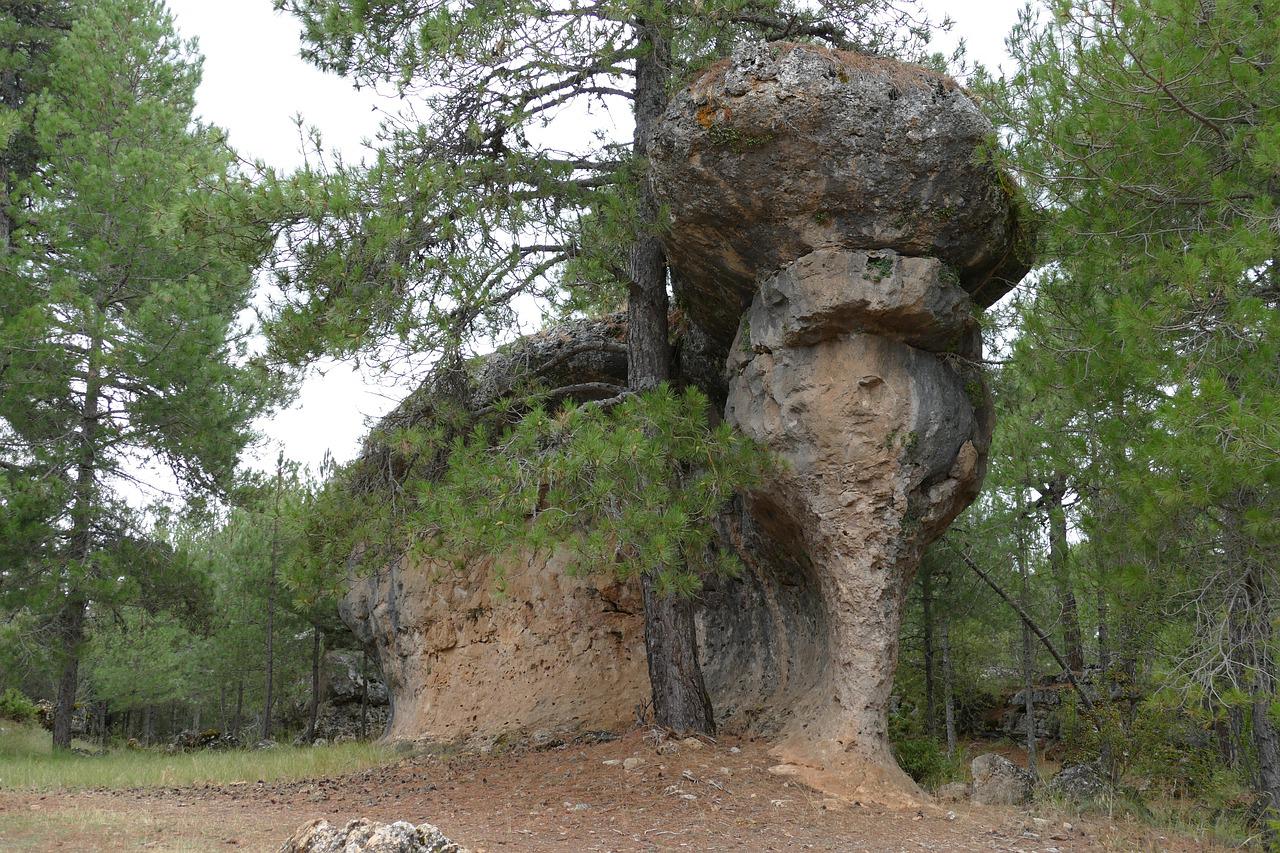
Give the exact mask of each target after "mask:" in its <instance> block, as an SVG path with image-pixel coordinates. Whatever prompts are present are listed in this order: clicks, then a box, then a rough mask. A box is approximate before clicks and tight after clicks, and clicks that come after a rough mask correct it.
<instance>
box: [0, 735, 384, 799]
mask: <svg viewBox="0 0 1280 853" xmlns="http://www.w3.org/2000/svg"><path fill="white" fill-rule="evenodd" d="M391 758H392V754H391V752H390V751H389V750H387V749H386V748H384V747H381V746H377V745H374V744H369V743H345V744H334V745H330V746H319V747H311V746H305V747H294V746H278V747H276V748H275V749H268V750H227V751H224V752H210V751H206V752H189V753H177V754H173V755H169V754H166V753H164V752H160V751H157V750H133V749H113V750H110V751H108V752H106V753H104V754H101V755H81V754H77V753H54V752H53V751H52V749H51V748H50V744H49V735H48V734H47V733H46V732H44V731H41V730H40V729H38V728H34V727H31V726H18V725H12V724H6V725H4V726H3V727H0V790H7V791H74V790H83V789H92V788H105V789H112V790H120V789H131V788H171V787H184V786H191V785H225V784H232V783H236V782H258V781H262V782H283V781H291V780H297V779H313V778H319V777H325V776H340V775H342V774H345V773H351V772H354V771H357V770H363V769H365V768H368V767H375V766H377V765H379V764H384V763H386V762H387V761H389V760H390V759H391Z"/></svg>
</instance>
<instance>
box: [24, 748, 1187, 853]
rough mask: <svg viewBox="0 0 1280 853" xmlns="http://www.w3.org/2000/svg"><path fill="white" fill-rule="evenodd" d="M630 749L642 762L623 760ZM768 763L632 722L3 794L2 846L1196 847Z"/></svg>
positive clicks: (1145, 832)
mask: <svg viewBox="0 0 1280 853" xmlns="http://www.w3.org/2000/svg"><path fill="white" fill-rule="evenodd" d="M630 757H637V758H641V759H643V761H644V764H643V766H641V767H639V768H636V769H632V770H626V769H624V768H623V767H622V766H621V764H620V762H621V761H622V760H624V759H626V758H630ZM606 762H612V763H606ZM771 763H772V762H771V761H770V759H769V756H768V753H767V749H766V747H765V745H764V744H760V743H751V742H740V741H730V742H722V743H719V744H715V745H706V746H703V747H702V748H700V749H691V748H689V747H687V746H686V747H682V748H681V749H680V751H679V752H678V753H674V754H665V755H662V754H659V753H658V752H657V751H656V750H655V747H654V744H653V743H652V742H651V741H649V740H647V739H646V738H645V737H644V735H643V734H642V733H639V732H636V733H633V734H631V735H628V736H626V737H624V738H622V739H620V740H615V741H611V742H606V743H591V744H568V745H562V746H556V747H552V748H549V749H544V750H537V751H525V752H518V753H507V754H505V755H499V756H489V757H478V756H471V757H468V756H453V757H449V758H447V759H442V758H439V757H430V756H415V757H408V758H405V759H402V760H400V761H399V762H397V763H395V764H392V765H388V766H385V767H380V768H377V769H374V770H367V771H363V772H360V773H357V774H353V775H350V776H346V777H341V778H333V779H323V780H318V781H310V782H292V783H285V784H270V785H268V784H264V783H262V782H257V781H255V780H245V781H244V782H241V783H237V784H233V785H225V786H220V787H206V788H185V789H168V790H158V791H125V792H119V791H116V792H110V791H91V792H83V793H68V794H47V795H40V794H11V793H0V849H3V850H5V851H8V850H75V851H97V850H138V849H149V850H223V851H225V850H252V851H271V850H274V849H275V848H276V847H277V846H278V845H279V844H280V842H281V841H283V840H284V839H285V838H287V837H288V836H289V834H290V833H291V832H292V831H293V829H294V828H296V827H297V826H299V825H301V824H303V823H306V822H307V821H310V820H312V819H313V818H317V817H323V818H327V819H328V820H330V821H332V822H335V823H338V822H343V821H346V820H349V819H351V818H353V817H369V818H373V819H377V820H384V821H390V820H400V819H404V820H410V821H413V822H414V823H422V822H428V823H434V824H436V825H437V826H439V827H440V828H441V830H443V831H444V832H445V833H446V834H447V835H449V836H450V837H452V838H454V839H455V840H456V841H458V842H460V843H462V844H465V845H467V846H469V847H470V848H471V849H472V850H473V851H475V853H481V852H482V851H484V853H494V851H507V850H509V851H525V850H528V851H566V853H586V851H659V850H698V851H702V850H706V851H713V850H751V851H791V850H841V851H846V850H847V851H852V850H882V851H891V850H913V851H914V850H1018V851H1053V850H1117V851H1118V850H1124V851H1129V850H1152V851H1156V850H1159V851H1164V850H1171V851H1177V850H1201V849H1206V848H1205V847H1204V846H1203V845H1202V844H1198V843H1196V842H1195V841H1193V840H1190V839H1186V838H1179V837H1176V836H1172V835H1169V834H1167V833H1164V832H1161V831H1159V830H1155V829H1152V828H1150V827H1146V826H1142V825H1139V824H1136V823H1133V822H1125V821H1109V820H1107V819H1106V818H1105V817H1102V818H1099V817H1088V818H1077V817H1071V816H1063V815H1061V814H1056V815H1055V814H1054V813H1052V812H1050V811H1048V810H1046V809H1043V808H1042V809H1037V808H1036V807H1031V808H1030V809H1029V810H1025V811H1019V810H1015V809H999V808H989V807H980V806H973V805H969V804H967V803H966V804H954V805H929V806H925V807H923V808H921V809H920V810H918V811H916V810H910V811H885V810H883V809H879V808H876V807H873V806H863V805H858V804H853V805H847V804H842V803H837V802H835V801H831V800H826V799H824V798H823V797H822V795H821V794H818V793H816V792H814V791H812V790H809V789H807V788H803V787H799V786H797V785H796V784H795V783H793V782H789V781H788V780H786V779H784V778H782V777H779V776H776V775H773V774H771V773H769V771H768V768H769V766H770V765H771Z"/></svg>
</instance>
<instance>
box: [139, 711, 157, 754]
mask: <svg viewBox="0 0 1280 853" xmlns="http://www.w3.org/2000/svg"><path fill="white" fill-rule="evenodd" d="M155 740H156V707H155V705H148V706H147V708H146V710H145V711H143V712H142V742H143V743H144V744H146V745H147V746H151V744H153V743H155Z"/></svg>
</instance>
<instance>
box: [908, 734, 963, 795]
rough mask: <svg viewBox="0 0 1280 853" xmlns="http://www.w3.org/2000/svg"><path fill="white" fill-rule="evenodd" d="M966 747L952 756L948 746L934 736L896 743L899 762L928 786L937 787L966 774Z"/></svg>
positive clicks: (921, 783)
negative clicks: (942, 744) (947, 749)
mask: <svg viewBox="0 0 1280 853" xmlns="http://www.w3.org/2000/svg"><path fill="white" fill-rule="evenodd" d="M962 753H963V750H957V751H956V753H955V754H954V755H951V756H948V755H947V752H946V750H945V749H944V748H943V747H942V746H941V745H940V744H939V743H938V742H937V741H936V740H934V739H932V738H910V739H907V740H901V741H898V742H897V743H895V744H894V745H893V756H894V758H896V759H897V760H898V766H899V767H901V768H902V769H903V771H904V772H906V774H907V775H908V776H910V777H911V778H912V779H914V780H916V782H917V783H918V784H920V785H922V786H924V787H925V788H930V789H932V788H937V787H938V786H939V785H945V784H946V783H948V782H955V781H958V780H961V779H963V778H964V766H965V761H964V756H963V754H962Z"/></svg>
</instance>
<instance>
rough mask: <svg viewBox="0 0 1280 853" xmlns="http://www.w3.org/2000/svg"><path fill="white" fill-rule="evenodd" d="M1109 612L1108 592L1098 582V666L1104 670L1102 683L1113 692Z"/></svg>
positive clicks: (1108, 690)
mask: <svg viewBox="0 0 1280 853" xmlns="http://www.w3.org/2000/svg"><path fill="white" fill-rule="evenodd" d="M1110 621H1111V620H1110V616H1109V614H1108V613H1107V592H1106V590H1104V589H1103V588H1102V584H1098V668H1099V669H1101V670H1102V683H1103V685H1104V686H1105V687H1106V688H1107V694H1108V695H1110V692H1111V689H1110V688H1111V676H1110V674H1109V673H1110V670H1111V624H1110Z"/></svg>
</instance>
